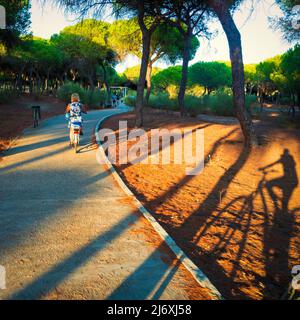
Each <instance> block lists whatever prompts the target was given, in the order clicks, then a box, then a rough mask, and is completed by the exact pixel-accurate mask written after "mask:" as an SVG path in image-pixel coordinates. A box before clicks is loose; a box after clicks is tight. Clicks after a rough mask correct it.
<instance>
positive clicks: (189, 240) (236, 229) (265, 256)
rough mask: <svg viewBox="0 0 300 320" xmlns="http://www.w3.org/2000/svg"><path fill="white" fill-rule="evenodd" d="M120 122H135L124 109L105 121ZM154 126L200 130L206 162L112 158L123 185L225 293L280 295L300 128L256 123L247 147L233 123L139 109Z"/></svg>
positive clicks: (293, 251) (297, 204) (298, 250)
mask: <svg viewBox="0 0 300 320" xmlns="http://www.w3.org/2000/svg"><path fill="white" fill-rule="evenodd" d="M119 120H127V121H128V126H129V131H130V130H131V129H132V128H133V126H134V115H133V114H125V115H124V114H123V115H119V116H115V117H113V118H111V119H109V120H107V121H106V122H105V124H104V127H105V128H112V129H114V130H115V131H116V132H117V133H119V131H118V127H119ZM153 128H160V129H161V128H167V129H174V128H181V129H187V130H191V131H192V130H194V129H196V128H203V129H204V140H205V145H204V150H205V168H204V170H203V172H202V173H201V174H199V175H196V176H189V175H186V172H185V169H186V166H185V164H181V165H178V164H168V165H161V164H151V163H150V164H141V163H139V164H126V165H119V164H118V165H116V169H117V170H118V172H119V173H120V175H121V176H122V177H123V179H124V180H125V181H126V183H127V185H128V186H129V187H130V189H131V190H132V191H133V192H134V193H135V194H136V195H137V197H138V198H139V199H140V201H141V202H142V203H143V204H144V205H145V207H146V208H147V209H148V210H149V211H151V212H152V214H153V215H154V216H155V218H156V219H157V220H158V221H159V222H160V223H161V225H162V226H163V227H164V228H165V229H166V230H167V231H168V232H169V234H170V235H171V236H172V237H173V238H174V239H175V241H176V242H177V244H178V245H179V246H180V247H181V248H182V249H183V250H184V251H185V252H186V253H187V254H188V255H189V256H190V258H191V259H192V260H193V261H194V262H195V263H196V264H197V265H198V266H199V267H200V268H201V269H202V270H203V271H204V272H205V273H206V274H207V275H208V277H209V278H210V280H211V281H212V282H213V283H214V284H215V285H216V287H217V288H218V289H219V290H220V291H221V293H222V294H223V295H224V296H225V298H227V299H280V298H281V297H282V295H283V294H284V293H285V291H286V289H287V288H288V285H289V283H290V281H291V279H292V276H291V269H292V267H293V266H294V265H299V264H300V201H299V199H300V188H299V183H298V176H299V170H300V157H299V152H300V131H299V130H296V129H293V128H287V129H285V128H279V127H278V125H277V123H275V124H272V122H270V121H268V122H266V121H261V122H259V121H258V122H257V123H256V129H257V132H258V134H259V136H260V138H261V139H260V140H261V141H262V142H263V143H262V145H260V146H259V147H256V148H254V149H253V150H251V151H250V152H249V151H247V150H245V149H244V148H243V143H242V141H243V138H242V135H241V131H240V128H239V126H237V125H224V124H222V125H221V124H212V123H205V122H201V121H197V120H196V119H184V120H182V119H180V118H178V117H176V116H174V115H173V116H171V115H163V114H160V115H157V114H153V113H151V112H150V113H146V115H145V125H144V129H146V130H147V131H148V133H149V131H150V129H153ZM193 140H195V135H193ZM149 141H150V140H149ZM194 142H195V141H194ZM133 143H134V142H132V141H131V142H129V143H128V144H129V149H130V147H131V146H132V144H133ZM174 145H175V144H173V145H172V147H171V153H172V151H173V150H174ZM193 145H194V147H195V143H193ZM149 146H150V142H149ZM117 150H119V149H118V148H117ZM160 153H161V152H160ZM146 159H148V160H149V161H150V162H151V159H152V158H151V159H149V156H148V155H147V154H146ZM265 166H269V167H268V168H266V169H265V170H262V169H261V170H259V169H260V168H263V167H265Z"/></svg>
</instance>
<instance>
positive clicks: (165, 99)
mask: <svg viewBox="0 0 300 320" xmlns="http://www.w3.org/2000/svg"><path fill="white" fill-rule="evenodd" d="M148 105H149V107H151V108H155V109H167V110H178V102H177V99H170V98H169V95H168V94H167V93H158V94H156V95H151V96H150V99H149V103H148Z"/></svg>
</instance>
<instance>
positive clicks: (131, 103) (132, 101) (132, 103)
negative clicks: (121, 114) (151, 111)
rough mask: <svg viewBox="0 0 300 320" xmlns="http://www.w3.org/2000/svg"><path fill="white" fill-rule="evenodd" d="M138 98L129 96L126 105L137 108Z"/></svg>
mask: <svg viewBox="0 0 300 320" xmlns="http://www.w3.org/2000/svg"><path fill="white" fill-rule="evenodd" d="M135 102H136V96H132V95H130V96H129V95H128V96H126V98H125V104H126V105H127V106H129V107H135Z"/></svg>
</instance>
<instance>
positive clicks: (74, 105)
mask: <svg viewBox="0 0 300 320" xmlns="http://www.w3.org/2000/svg"><path fill="white" fill-rule="evenodd" d="M82 112H83V113H87V107H86V106H85V105H83V104H82V103H81V102H80V97H79V94H78V93H73V94H72V95H71V103H70V104H68V105H67V108H66V118H67V119H68V120H69V125H68V128H70V137H71V129H72V125H71V124H72V119H75V118H76V119H77V120H80V123H81V129H80V135H83V130H82V118H81V113H82Z"/></svg>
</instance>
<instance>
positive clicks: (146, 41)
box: [135, 30, 151, 127]
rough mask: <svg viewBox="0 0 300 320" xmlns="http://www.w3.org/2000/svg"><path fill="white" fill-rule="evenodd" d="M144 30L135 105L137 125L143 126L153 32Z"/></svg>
mask: <svg viewBox="0 0 300 320" xmlns="http://www.w3.org/2000/svg"><path fill="white" fill-rule="evenodd" d="M142 32H143V54H142V62H141V70H140V76H139V81H138V85H137V95H136V106H135V114H136V119H135V126H136V127H142V126H143V103H144V88H145V81H146V75H147V67H148V61H149V55H150V41H151V33H150V32H149V31H148V30H142Z"/></svg>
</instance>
